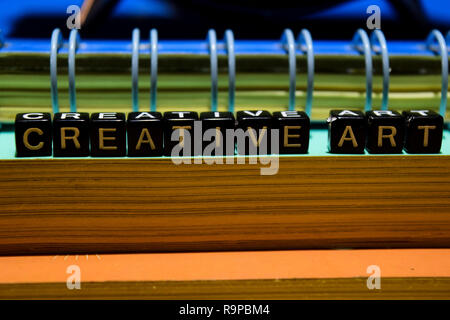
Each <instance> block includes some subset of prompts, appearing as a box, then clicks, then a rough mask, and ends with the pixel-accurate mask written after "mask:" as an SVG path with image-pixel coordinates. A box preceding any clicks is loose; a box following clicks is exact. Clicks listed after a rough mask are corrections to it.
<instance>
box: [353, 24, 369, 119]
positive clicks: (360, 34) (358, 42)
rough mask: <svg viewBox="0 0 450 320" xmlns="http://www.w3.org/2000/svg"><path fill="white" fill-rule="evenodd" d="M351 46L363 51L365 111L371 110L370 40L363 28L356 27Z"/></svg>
mask: <svg viewBox="0 0 450 320" xmlns="http://www.w3.org/2000/svg"><path fill="white" fill-rule="evenodd" d="M352 46H353V48H354V49H355V50H357V51H358V52H360V53H364V60H365V63H366V104H365V106H364V110H365V111H369V110H372V75H373V72H372V52H371V48H370V41H369V36H368V35H367V32H366V31H364V30H363V29H358V30H356V32H355V35H354V36H353V40H352Z"/></svg>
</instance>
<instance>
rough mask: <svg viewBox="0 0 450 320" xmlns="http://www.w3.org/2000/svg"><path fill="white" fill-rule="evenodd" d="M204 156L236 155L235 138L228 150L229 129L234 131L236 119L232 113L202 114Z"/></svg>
mask: <svg viewBox="0 0 450 320" xmlns="http://www.w3.org/2000/svg"><path fill="white" fill-rule="evenodd" d="M200 120H201V121H202V131H203V140H205V141H203V155H205V156H210V155H211V156H214V155H234V138H232V144H230V146H229V147H228V150H227V132H226V131H227V129H228V130H230V129H232V130H234V127H235V119H234V115H233V113H231V112H202V113H201V114H200Z"/></svg>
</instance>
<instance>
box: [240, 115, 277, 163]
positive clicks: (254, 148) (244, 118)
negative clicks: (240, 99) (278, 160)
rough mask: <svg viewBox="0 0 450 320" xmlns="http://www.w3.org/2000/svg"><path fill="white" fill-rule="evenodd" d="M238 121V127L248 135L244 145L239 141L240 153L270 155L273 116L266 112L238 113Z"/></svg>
mask: <svg viewBox="0 0 450 320" xmlns="http://www.w3.org/2000/svg"><path fill="white" fill-rule="evenodd" d="M236 119H237V127H238V128H239V129H242V130H243V132H245V133H246V134H247V135H248V137H247V138H246V139H245V141H242V143H239V140H237V143H236V145H237V150H238V153H239V154H242V155H248V154H270V141H271V140H270V133H271V132H270V130H271V128H272V116H271V114H270V113H269V112H268V111H264V110H252V111H238V112H237V114H236Z"/></svg>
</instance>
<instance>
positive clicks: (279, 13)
mask: <svg viewBox="0 0 450 320" xmlns="http://www.w3.org/2000/svg"><path fill="white" fill-rule="evenodd" d="M82 2H83V1H82V0H68V1H67V0H45V1H39V0H20V1H19V0H16V1H9V0H0V28H1V29H3V32H4V34H5V36H6V37H10V38H49V37H50V34H51V32H52V30H53V29H54V28H55V27H59V28H61V30H62V31H63V33H64V36H65V37H66V36H67V35H68V33H69V30H68V29H67V28H66V27H65V25H66V19H67V17H68V16H69V14H67V13H66V8H67V7H68V6H69V5H72V4H75V5H79V6H81V4H82ZM373 4H374V5H378V6H379V7H380V8H381V29H382V30H383V31H384V32H385V34H388V35H389V39H423V38H425V37H426V35H427V34H428V32H429V31H430V30H431V29H432V28H438V29H440V30H441V31H442V32H445V33H446V32H447V30H448V29H450V1H449V0H446V1H437V0H426V1H425V0H383V1H380V0H368V1H365V0H360V1H355V0H313V1H286V0H276V1H273V0H272V1H266V0H260V1H245V0H215V1H207V0H191V1H187V0H122V1H118V0H113V1H111V0H97V4H96V9H97V10H93V11H91V12H92V15H91V16H89V19H88V20H87V24H86V25H85V26H83V27H82V29H81V35H82V37H83V38H84V39H86V38H104V39H120V38H122V39H130V37H131V30H132V29H133V28H135V27H138V28H140V29H141V32H144V31H145V32H147V31H146V30H149V29H151V28H157V29H158V33H159V37H160V39H201V38H204V37H206V33H207V30H208V29H209V28H215V29H216V31H217V32H218V34H219V35H222V34H223V32H224V31H225V30H226V29H228V28H230V29H232V30H233V31H234V33H235V37H236V38H237V39H239V38H240V39H277V38H279V37H280V35H281V33H282V31H283V29H285V28H291V29H292V30H293V31H294V33H297V32H298V31H300V29H301V28H305V27H306V28H308V29H309V30H310V31H311V32H312V34H313V36H314V39H347V38H351V37H352V35H353V33H354V32H355V30H356V29H357V28H361V27H362V28H365V26H366V20H367V18H368V17H369V14H367V13H366V9H367V7H368V6H369V5H373Z"/></svg>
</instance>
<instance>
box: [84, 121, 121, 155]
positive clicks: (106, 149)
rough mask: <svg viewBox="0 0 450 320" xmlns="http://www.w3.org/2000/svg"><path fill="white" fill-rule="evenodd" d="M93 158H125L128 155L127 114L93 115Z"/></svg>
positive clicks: (91, 125) (91, 127) (91, 124)
mask: <svg viewBox="0 0 450 320" xmlns="http://www.w3.org/2000/svg"><path fill="white" fill-rule="evenodd" d="M90 131H91V134H90V136H91V156H93V157H124V156H125V155H126V149H127V141H126V122H125V114H123V113H119V112H100V113H93V114H92V115H91V123H90Z"/></svg>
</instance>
